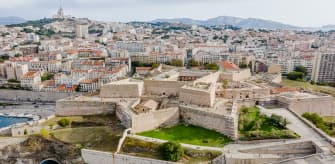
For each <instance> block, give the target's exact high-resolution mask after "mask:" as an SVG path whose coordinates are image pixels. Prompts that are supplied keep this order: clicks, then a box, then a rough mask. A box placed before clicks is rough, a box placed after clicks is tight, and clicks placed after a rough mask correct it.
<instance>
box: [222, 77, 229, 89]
mask: <svg viewBox="0 0 335 164" xmlns="http://www.w3.org/2000/svg"><path fill="white" fill-rule="evenodd" d="M227 87H228V80H227V79H225V80H222V88H223V89H227Z"/></svg>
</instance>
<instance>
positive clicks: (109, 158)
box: [81, 149, 175, 164]
mask: <svg viewBox="0 0 335 164" xmlns="http://www.w3.org/2000/svg"><path fill="white" fill-rule="evenodd" d="M81 156H82V158H83V159H84V161H85V163H87V164H175V163H174V162H168V161H161V160H155V159H149V158H141V157H134V156H129V155H124V154H116V153H109V152H101V151H95V150H87V149H82V150H81Z"/></svg>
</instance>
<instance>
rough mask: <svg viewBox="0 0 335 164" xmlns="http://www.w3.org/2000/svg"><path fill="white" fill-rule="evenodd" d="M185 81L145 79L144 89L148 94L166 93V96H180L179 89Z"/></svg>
mask: <svg viewBox="0 0 335 164" xmlns="http://www.w3.org/2000/svg"><path fill="white" fill-rule="evenodd" d="M184 85H185V83H184V82H180V81H155V80H145V81H144V90H145V94H148V95H166V96H179V91H180V88H181V87H182V86H184Z"/></svg>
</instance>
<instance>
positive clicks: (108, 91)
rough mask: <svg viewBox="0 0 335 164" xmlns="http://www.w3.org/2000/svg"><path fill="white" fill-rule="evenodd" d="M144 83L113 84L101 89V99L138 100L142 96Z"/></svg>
mask: <svg viewBox="0 0 335 164" xmlns="http://www.w3.org/2000/svg"><path fill="white" fill-rule="evenodd" d="M142 91H143V82H137V83H132V84H130V83H129V84H128V83H125V84H120V83H115V84H114V83H113V84H107V85H104V86H102V87H101V91H100V97H102V98H137V97H140V96H141V95H142Z"/></svg>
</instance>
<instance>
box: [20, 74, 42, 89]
mask: <svg viewBox="0 0 335 164" xmlns="http://www.w3.org/2000/svg"><path fill="white" fill-rule="evenodd" d="M40 84H41V73H40V72H35V71H29V72H27V73H26V74H24V75H23V76H22V78H21V87H23V88H30V89H34V88H37V87H38V85H40Z"/></svg>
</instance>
